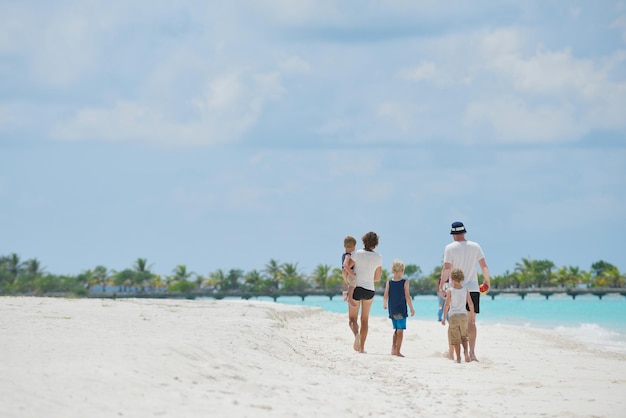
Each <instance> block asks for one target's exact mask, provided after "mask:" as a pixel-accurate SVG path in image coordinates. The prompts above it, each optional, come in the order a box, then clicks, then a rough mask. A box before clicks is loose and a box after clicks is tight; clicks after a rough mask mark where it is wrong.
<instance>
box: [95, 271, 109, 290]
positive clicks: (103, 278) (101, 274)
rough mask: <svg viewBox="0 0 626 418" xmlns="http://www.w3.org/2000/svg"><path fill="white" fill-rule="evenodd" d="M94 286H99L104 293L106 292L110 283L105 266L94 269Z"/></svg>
mask: <svg viewBox="0 0 626 418" xmlns="http://www.w3.org/2000/svg"><path fill="white" fill-rule="evenodd" d="M92 278H93V282H92V284H99V285H100V287H101V288H102V291H103V292H106V288H107V284H108V283H109V281H110V277H109V272H108V270H107V268H106V267H104V266H96V268H94V269H93V275H92Z"/></svg>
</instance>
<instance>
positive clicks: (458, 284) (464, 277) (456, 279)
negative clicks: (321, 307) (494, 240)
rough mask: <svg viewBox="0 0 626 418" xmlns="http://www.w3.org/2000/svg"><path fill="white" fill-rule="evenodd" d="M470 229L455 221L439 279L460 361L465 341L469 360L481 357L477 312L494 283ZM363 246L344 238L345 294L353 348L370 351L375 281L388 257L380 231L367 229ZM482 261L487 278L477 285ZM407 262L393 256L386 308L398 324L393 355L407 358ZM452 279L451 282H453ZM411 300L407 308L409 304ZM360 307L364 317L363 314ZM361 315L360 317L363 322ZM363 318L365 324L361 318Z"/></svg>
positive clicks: (453, 354)
mask: <svg viewBox="0 0 626 418" xmlns="http://www.w3.org/2000/svg"><path fill="white" fill-rule="evenodd" d="M466 233H467V230H466V229H465V225H463V223H462V222H453V223H452V226H451V229H450V234H451V235H452V237H453V239H454V241H453V242H451V243H450V244H448V245H446V247H445V249H444V255H443V268H442V270H441V275H440V278H439V283H438V289H437V290H438V295H439V299H440V301H441V302H440V303H441V307H440V310H439V320H440V321H441V323H442V324H443V325H446V321H447V323H448V357H449V358H450V359H452V360H455V361H456V362H458V363H460V362H461V346H463V354H464V358H465V361H466V362H470V361H478V359H477V358H476V351H475V349H476V337H477V329H476V314H478V313H479V312H480V292H481V291H483V292H486V291H488V289H489V287H490V279H489V269H488V267H487V263H486V261H485V256H484V254H483V251H482V249H481V247H480V245H479V244H478V243H476V242H474V241H468V240H466V239H465V234H466ZM362 241H363V248H362V249H358V250H357V249H356V244H357V242H356V239H355V238H353V237H351V236H347V237H346V238H345V239H344V250H345V251H344V253H343V255H342V271H343V278H344V281H345V282H346V284H347V286H348V290H347V291H346V292H345V299H346V301H347V302H348V324H349V326H350V330H351V331H352V333H353V335H354V344H353V348H354V350H355V351H357V352H359V353H365V341H366V340H367V333H368V329H369V315H370V311H371V308H372V303H373V301H374V295H375V294H376V283H377V282H379V281H380V278H381V275H382V264H383V258H382V256H381V255H380V254H378V253H377V252H376V251H375V249H376V247H377V246H378V235H377V234H376V233H374V232H368V233H366V234H365V235H363V237H362ZM477 265H479V266H480V269H481V272H482V275H483V283H482V284H481V285H480V286H479V285H478V274H477V270H476V266H477ZM404 267H405V266H404V263H403V262H402V261H401V260H397V259H396V260H393V262H392V265H391V271H392V273H393V278H392V279H391V280H389V281H387V283H386V284H385V293H384V295H383V307H384V309H388V311H389V318H390V319H391V323H392V327H393V330H394V332H393V338H392V345H391V354H392V355H395V356H399V357H404V356H403V355H402V353H401V351H400V350H401V347H402V340H403V337H404V330H405V329H406V320H407V317H408V313H409V311H408V309H410V313H411V316H413V315H415V310H414V309H413V302H412V298H411V295H410V289H409V281H408V280H406V279H405V278H404V277H403V276H404ZM450 281H452V283H451V284H450V283H449V282H450ZM407 305H408V309H407ZM359 311H360V318H359ZM359 319H360V321H359ZM359 322H360V323H359Z"/></svg>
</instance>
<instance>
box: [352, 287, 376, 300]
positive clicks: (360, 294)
mask: <svg viewBox="0 0 626 418" xmlns="http://www.w3.org/2000/svg"><path fill="white" fill-rule="evenodd" d="M375 294H376V292H374V291H373V290H367V289H364V288H362V287H355V288H354V293H353V294H352V298H353V299H354V300H370V299H371V298H373V297H374V295H375Z"/></svg>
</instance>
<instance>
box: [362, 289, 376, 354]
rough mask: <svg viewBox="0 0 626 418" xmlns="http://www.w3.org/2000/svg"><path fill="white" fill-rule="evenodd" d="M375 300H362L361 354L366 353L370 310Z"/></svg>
mask: <svg viewBox="0 0 626 418" xmlns="http://www.w3.org/2000/svg"><path fill="white" fill-rule="evenodd" d="M373 302H374V298H371V299H369V300H361V332H360V333H361V349H360V350H359V351H360V352H361V353H365V340H366V339H367V331H368V329H369V319H370V310H371V309H372V303H373Z"/></svg>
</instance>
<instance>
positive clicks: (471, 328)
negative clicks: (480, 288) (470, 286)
mask: <svg viewBox="0 0 626 418" xmlns="http://www.w3.org/2000/svg"><path fill="white" fill-rule="evenodd" d="M470 296H471V298H472V303H473V304H474V312H475V313H476V314H478V313H479V312H480V292H470ZM469 319H470V317H469V315H468V316H467V320H468V322H467V333H468V338H469V355H470V359H471V360H472V361H478V359H477V358H476V337H477V336H478V329H477V328H476V322H474V323H473V324H472V323H470V322H469Z"/></svg>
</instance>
